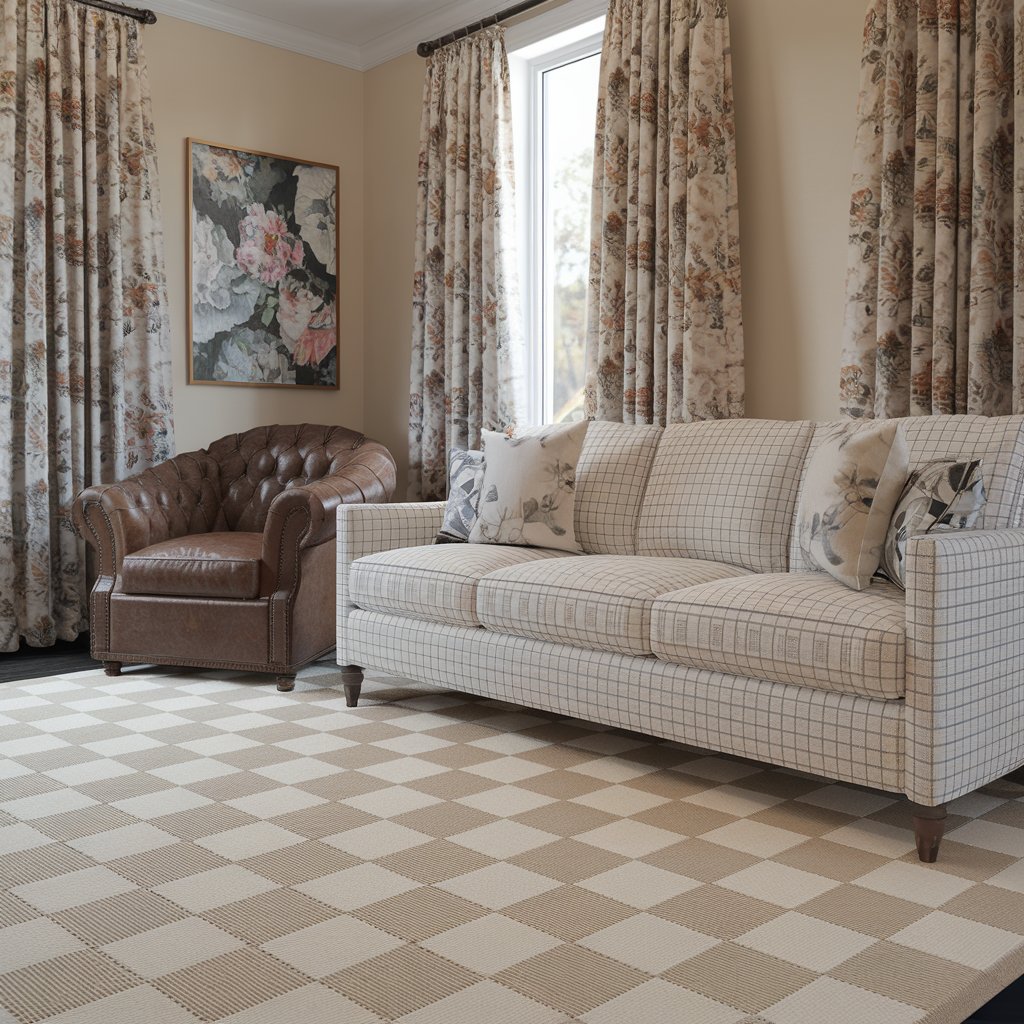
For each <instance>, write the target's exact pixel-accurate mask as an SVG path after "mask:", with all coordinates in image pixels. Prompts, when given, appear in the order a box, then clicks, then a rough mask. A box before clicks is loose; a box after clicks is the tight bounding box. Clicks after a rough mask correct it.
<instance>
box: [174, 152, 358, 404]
mask: <svg viewBox="0 0 1024 1024" xmlns="http://www.w3.org/2000/svg"><path fill="white" fill-rule="evenodd" d="M189 175H190V196H191V202H190V204H189V205H190V211H189V215H190V218H191V220H190V224H191V244H190V246H189V250H190V254H189V281H190V294H191V305H190V317H189V324H190V327H189V345H190V363H189V367H190V376H189V380H190V382H191V383H210V384H265V385H284V386H287V385H292V386H298V387H326V388H335V387H337V386H338V328H337V323H338V318H337V317H338V221H337V201H338V168H337V167H332V166H327V165H325V164H315V163H304V162H302V161H299V160H291V159H289V158H287V157H281V156H274V155H272V154H269V153H256V152H248V151H244V150H238V149H229V148H227V147H224V146H216V145H212V144H211V143H207V142H198V141H196V140H194V139H190V140H189Z"/></svg>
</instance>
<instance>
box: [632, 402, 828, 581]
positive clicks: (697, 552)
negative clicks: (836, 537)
mask: <svg viewBox="0 0 1024 1024" xmlns="http://www.w3.org/2000/svg"><path fill="white" fill-rule="evenodd" d="M813 429H814V427H813V424H811V423H809V422H806V421H797V422H785V421H781V420H747V419H743V420H708V421H705V422H700V423H679V424H675V425H673V426H670V427H668V428H666V430H665V433H664V434H663V435H662V438H661V441H660V443H659V444H658V451H657V454H656V455H655V458H654V465H653V466H652V468H651V474H650V479H649V480H648V483H647V492H646V495H645V496H644V500H643V507H642V508H641V511H640V522H639V529H638V533H637V554H640V555H661V556H669V557H673V556H674V557H682V558H704V559H708V560H709V561H714V562H727V563H728V564H730V565H739V566H742V567H743V568H745V569H751V570H753V571H754V572H785V570H786V568H787V566H788V554H789V548H790V536H791V533H792V530H793V523H794V519H795V515H796V499H797V490H798V488H799V484H800V476H801V473H802V471H803V465H804V460H805V458H806V455H807V449H808V446H809V445H810V441H811V435H812V433H813Z"/></svg>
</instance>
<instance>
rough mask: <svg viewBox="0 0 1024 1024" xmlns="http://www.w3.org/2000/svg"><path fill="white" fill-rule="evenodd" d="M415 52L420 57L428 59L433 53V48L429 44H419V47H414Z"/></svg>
mask: <svg viewBox="0 0 1024 1024" xmlns="http://www.w3.org/2000/svg"><path fill="white" fill-rule="evenodd" d="M416 52H417V53H418V54H419V55H420V56H421V57H429V56H430V55H431V54H432V53H433V52H434V47H433V46H432V45H431V44H430V43H420V45H419V46H417V47H416Z"/></svg>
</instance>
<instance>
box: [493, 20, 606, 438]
mask: <svg viewBox="0 0 1024 1024" xmlns="http://www.w3.org/2000/svg"><path fill="white" fill-rule="evenodd" d="M566 7H569V8H574V17H575V21H572V18H573V12H572V11H570V12H565V8H559V9H558V10H556V11H554V12H551V13H552V14H558V13H560V12H564V13H562V19H561V24H560V25H559V26H558V30H556V31H554V32H549V34H548V35H547V36H545V35H542V34H540V33H541V32H542V31H543V26H537V25H534V24H533V22H528V23H526V24H527V25H528V26H530V27H531V28H532V36H530V37H525V38H522V39H521V40H518V41H517V40H513V39H507V42H508V45H509V51H510V52H509V63H510V67H511V70H512V90H513V99H512V102H513V119H514V133H515V148H516V168H517V179H518V180H517V183H516V199H517V207H518V210H517V212H518V216H519V264H520V273H519V280H520V288H521V291H522V307H523V331H524V337H525V339H526V345H525V352H524V353H523V358H524V375H525V379H526V388H525V390H526V410H525V415H526V418H527V421H528V423H529V424H531V425H536V424H540V423H544V422H545V421H547V420H548V419H550V418H551V417H552V416H553V413H554V409H553V402H554V379H553V372H552V370H553V360H554V351H553V348H552V346H551V344H550V343H548V339H550V338H551V335H552V329H553V323H552V307H553V305H554V304H553V302H552V301H551V298H552V296H551V295H550V291H551V288H552V283H551V282H547V281H546V280H545V277H546V275H545V270H546V267H547V263H548V258H547V255H548V254H547V251H546V250H547V246H546V244H545V243H546V239H547V237H548V234H547V232H546V230H545V228H546V226H547V221H548V216H549V211H548V210H546V209H545V205H544V152H543V149H544V147H543V134H544V114H545V102H546V96H545V90H544V75H545V74H546V73H547V72H548V71H553V70H555V69H557V68H560V67H564V66H565V65H567V64H572V63H574V62H575V61H578V60H582V59H584V58H586V57H592V56H593V55H594V54H597V53H600V52H601V42H602V38H603V18H600V19H595V17H594V14H595V11H596V10H598V7H597V5H596V3H595V2H594V0H575V2H574V3H572V4H567V5H566ZM604 9H605V4H604V0H602V2H601V3H600V8H599V13H600V14H603V13H604ZM534 21H540V19H539V18H537V19H534ZM519 27H520V26H517V28H519ZM511 32H512V30H509V34H510V35H511ZM516 42H519V43H520V45H519V47H518V52H517V51H516V50H513V49H512V47H513V46H514V45H515V43H516ZM581 116H582V112H581ZM586 116H590V117H594V116H596V111H591V112H588V113H587V115H586ZM545 291H547V292H548V293H549V294H547V295H545Z"/></svg>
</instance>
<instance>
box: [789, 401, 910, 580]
mask: <svg viewBox="0 0 1024 1024" xmlns="http://www.w3.org/2000/svg"><path fill="white" fill-rule="evenodd" d="M824 429H825V431H826V433H825V437H824V438H823V440H822V442H821V444H820V445H819V446H818V448H817V449H816V450H815V452H814V454H813V455H812V456H811V457H810V459H809V461H808V464H807V470H806V472H805V474H804V486H803V493H802V495H801V498H800V509H799V512H798V514H797V529H798V531H799V537H800V546H801V548H802V549H803V553H804V557H805V558H806V559H807V561H808V562H809V563H810V564H811V565H813V566H815V567H816V568H818V569H822V570H824V571H825V572H827V573H829V574H830V575H832V576H834V577H835V578H836V579H837V580H839V582H840V583H844V584H846V586H848V587H851V588H853V589H854V590H864V589H865V588H866V587H868V586H870V584H871V577H872V576H873V575H874V574H875V572H876V570H877V569H878V566H879V564H880V563H881V561H882V547H883V545H884V544H885V532H886V530H887V529H888V527H889V521H890V519H892V513H893V510H894V509H895V508H896V503H897V502H898V501H899V498H900V494H901V493H902V491H903V487H904V484H906V482H907V473H908V470H909V461H910V460H909V455H908V452H907V445H906V441H905V440H904V438H903V434H902V433H901V432H900V430H899V424H898V423H896V421H895V420H887V421H885V422H883V423H879V424H877V425H872V426H870V427H866V428H861V429H855V428H854V427H853V426H852V425H846V424H841V425H840V424H837V425H835V426H832V427H830V428H824Z"/></svg>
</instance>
